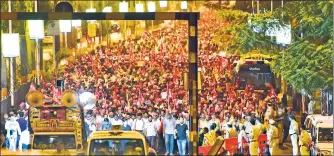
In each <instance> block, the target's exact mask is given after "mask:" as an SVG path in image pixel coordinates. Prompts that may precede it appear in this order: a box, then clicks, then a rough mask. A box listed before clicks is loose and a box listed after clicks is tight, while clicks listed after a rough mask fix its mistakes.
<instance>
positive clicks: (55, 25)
mask: <svg viewBox="0 0 334 156" xmlns="http://www.w3.org/2000/svg"><path fill="white" fill-rule="evenodd" d="M46 34H47V35H49V36H53V35H59V34H60V29H59V21H58V20H56V21H53V22H51V23H49V24H48V28H47V32H46Z"/></svg>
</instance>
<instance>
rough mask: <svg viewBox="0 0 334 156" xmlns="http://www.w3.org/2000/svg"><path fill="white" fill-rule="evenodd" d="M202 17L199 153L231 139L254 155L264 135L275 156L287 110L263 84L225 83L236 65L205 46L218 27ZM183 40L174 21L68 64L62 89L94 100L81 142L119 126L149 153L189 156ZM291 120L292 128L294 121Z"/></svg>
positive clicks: (52, 93)
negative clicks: (141, 140) (139, 137)
mask: <svg viewBox="0 0 334 156" xmlns="http://www.w3.org/2000/svg"><path fill="white" fill-rule="evenodd" d="M201 16H202V17H201V20H200V21H199V35H198V36H199V67H200V69H201V73H202V77H203V82H202V88H203V89H202V90H201V91H200V92H199V99H200V101H199V107H198V113H199V114H200V118H199V119H198V120H199V122H198V123H199V126H198V127H199V132H200V138H199V140H200V146H212V145H213V144H214V142H215V139H216V138H217V137H218V136H223V137H224V138H230V137H238V138H239V147H240V150H248V151H249V152H250V154H251V155H253V154H254V155H257V154H258V153H257V152H258V149H257V148H258V147H257V146H258V145H256V144H255V142H254V140H257V138H258V136H259V135H260V134H261V133H267V134H268V136H271V137H270V138H269V140H270V141H269V142H270V143H269V144H270V146H269V147H270V149H269V150H270V152H271V154H272V155H273V154H275V153H274V152H273V151H275V148H276V147H277V146H276V144H277V145H278V143H282V142H283V140H284V137H285V138H286V137H287V136H288V134H289V133H288V132H289V131H287V130H288V129H289V128H290V127H289V125H290V124H289V125H288V127H287V126H286V125H283V122H282V121H283V120H288V116H285V115H292V111H291V109H283V106H282V104H281V101H282V97H281V96H280V95H279V94H278V92H275V90H274V89H273V87H272V86H271V85H270V84H269V85H268V90H265V91H264V92H256V91H254V89H253V87H252V85H247V87H246V89H245V90H244V91H242V92H237V90H236V88H238V83H233V82H232V80H231V78H232V76H233V71H234V68H235V65H234V62H236V61H238V60H239V59H240V58H239V57H238V56H235V55H229V56H223V55H220V54H219V51H218V47H217V45H215V44H212V42H211V40H212V38H213V37H215V34H214V32H215V30H217V29H220V28H222V27H223V26H224V25H225V23H224V22H223V21H220V20H218V19H216V18H215V12H214V11H210V12H201ZM171 25H173V26H171ZM187 38H188V26H187V23H182V22H175V23H173V24H170V25H168V26H167V27H165V28H163V29H161V30H160V31H153V32H152V33H148V32H145V33H144V34H143V35H142V37H141V38H138V39H131V38H128V39H125V40H123V41H120V42H118V43H113V44H111V45H108V46H106V47H104V46H99V47H96V49H94V50H92V51H90V52H88V53H87V54H84V55H82V56H80V57H78V58H77V59H76V60H75V61H74V62H69V63H68V64H67V65H66V68H65V70H64V71H63V73H62V75H63V76H62V77H61V78H62V79H63V80H64V82H65V84H64V86H65V87H64V89H65V90H67V89H71V90H75V91H76V92H77V93H78V94H81V93H84V92H91V93H93V94H94V95H95V96H96V97H97V102H96V105H95V107H94V109H92V110H85V112H84V116H85V130H86V135H87V136H88V135H89V134H90V133H91V132H93V131H100V130H111V129H112V125H123V126H122V128H123V130H127V131H131V130H133V131H138V132H139V133H142V134H143V135H144V136H146V138H147V141H148V143H149V144H150V147H152V148H154V149H155V150H156V151H158V152H166V154H167V155H172V154H176V153H179V154H180V155H185V154H187V153H189V146H190V144H189V129H190V127H189V113H188V110H189V104H188V98H189V97H188V91H186V90H184V87H183V78H182V73H184V72H187V71H188V61H187V60H188V50H187ZM57 79H59V78H57ZM54 85H55V84H52V83H47V84H46V85H44V89H43V93H44V94H45V95H46V98H47V99H51V100H52V101H53V102H54V103H57V102H58V103H59V99H60V96H61V90H60V89H59V90H58V89H55V86H54ZM21 115H22V113H20V117H21ZM11 119H12V117H11ZM290 119H291V121H293V119H294V117H293V116H290ZM14 120H15V119H13V122H14ZM287 122H289V121H287ZM275 124H278V129H279V130H277V128H276V129H275ZM20 127H21V129H17V132H23V131H21V130H24V129H25V128H24V127H22V126H21V123H20ZM255 127H256V128H255ZM257 127H258V128H257ZM283 129H284V134H285V135H284V136H283V137H282V138H281V137H280V139H279V140H277V139H278V137H279V136H278V135H279V134H278V132H283ZM290 129H291V128H290ZM269 134H270V135H269ZM18 136H19V135H18ZM242 138H244V139H245V140H246V141H248V142H250V145H249V149H247V148H244V147H243V146H242V142H241V141H242ZM17 139H18V140H20V139H19V138H17ZM174 145H177V147H176V146H175V148H174ZM8 147H9V146H8Z"/></svg>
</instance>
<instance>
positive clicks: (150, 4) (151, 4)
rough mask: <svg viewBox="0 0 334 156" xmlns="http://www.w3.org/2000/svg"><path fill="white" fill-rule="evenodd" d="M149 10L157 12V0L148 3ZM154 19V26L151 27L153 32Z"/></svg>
mask: <svg viewBox="0 0 334 156" xmlns="http://www.w3.org/2000/svg"><path fill="white" fill-rule="evenodd" d="M147 10H148V12H155V10H156V9H155V2H148V3H147ZM153 21H154V20H152V27H151V31H152V32H153Z"/></svg>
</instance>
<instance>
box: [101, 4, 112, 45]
mask: <svg viewBox="0 0 334 156" xmlns="http://www.w3.org/2000/svg"><path fill="white" fill-rule="evenodd" d="M103 12H112V8H111V6H107V7H105V8H104V9H103ZM106 25H107V45H108V43H109V42H108V41H109V31H108V27H109V24H108V21H106ZM101 29H102V30H103V27H102V24H101ZM102 44H103V35H102Z"/></svg>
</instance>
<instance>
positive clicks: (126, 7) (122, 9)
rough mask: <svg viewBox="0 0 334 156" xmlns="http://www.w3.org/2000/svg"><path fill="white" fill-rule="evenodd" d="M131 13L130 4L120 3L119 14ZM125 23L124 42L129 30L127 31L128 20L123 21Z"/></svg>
mask: <svg viewBox="0 0 334 156" xmlns="http://www.w3.org/2000/svg"><path fill="white" fill-rule="evenodd" d="M128 11H129V3H128V2H125V1H123V2H120V3H119V12H128ZM123 23H124V27H125V28H124V38H123V39H124V40H125V38H126V32H127V29H126V20H123Z"/></svg>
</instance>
